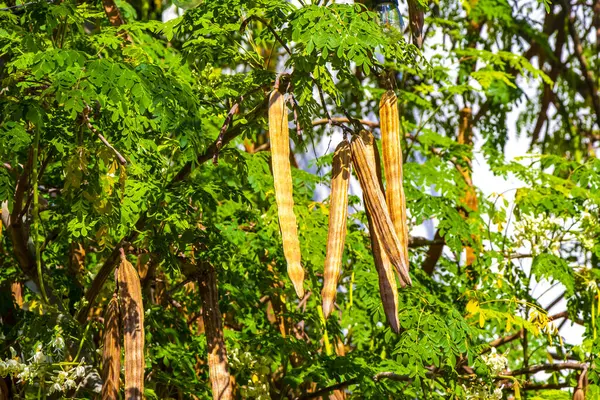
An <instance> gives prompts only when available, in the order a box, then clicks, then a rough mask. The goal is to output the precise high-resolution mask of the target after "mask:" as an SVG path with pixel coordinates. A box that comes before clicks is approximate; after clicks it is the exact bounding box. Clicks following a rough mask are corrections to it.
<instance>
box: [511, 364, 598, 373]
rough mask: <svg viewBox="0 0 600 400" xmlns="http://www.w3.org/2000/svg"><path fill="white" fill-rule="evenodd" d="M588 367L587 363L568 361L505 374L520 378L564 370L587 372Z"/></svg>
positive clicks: (534, 366) (539, 365) (533, 366)
mask: <svg viewBox="0 0 600 400" xmlns="http://www.w3.org/2000/svg"><path fill="white" fill-rule="evenodd" d="M587 368H588V366H587V364H585V363H579V362H572V361H567V362H564V363H556V364H538V365H532V366H530V367H527V368H521V369H516V370H514V371H507V372H505V373H504V375H506V376H518V375H531V374H535V373H537V372H541V371H562V370H564V369H574V370H581V371H583V370H587Z"/></svg>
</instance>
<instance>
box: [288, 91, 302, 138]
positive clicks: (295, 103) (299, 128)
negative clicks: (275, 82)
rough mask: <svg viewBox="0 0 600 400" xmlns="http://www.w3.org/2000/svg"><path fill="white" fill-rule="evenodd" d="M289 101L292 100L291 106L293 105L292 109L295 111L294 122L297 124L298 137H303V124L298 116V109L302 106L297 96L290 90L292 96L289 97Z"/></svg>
mask: <svg viewBox="0 0 600 400" xmlns="http://www.w3.org/2000/svg"><path fill="white" fill-rule="evenodd" d="M288 101H289V102H290V106H291V107H292V111H293V112H294V123H295V124H296V135H298V137H299V138H301V137H302V126H301V125H300V118H298V109H299V108H300V106H299V105H298V102H297V101H296V97H294V93H293V92H290V97H289V99H288Z"/></svg>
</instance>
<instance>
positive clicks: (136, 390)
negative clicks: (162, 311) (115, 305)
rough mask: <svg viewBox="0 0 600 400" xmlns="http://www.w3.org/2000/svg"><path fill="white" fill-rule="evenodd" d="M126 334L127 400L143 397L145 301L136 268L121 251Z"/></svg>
mask: <svg viewBox="0 0 600 400" xmlns="http://www.w3.org/2000/svg"><path fill="white" fill-rule="evenodd" d="M117 276H118V282H119V298H120V300H121V317H122V319H123V334H124V336H125V339H124V342H125V400H141V399H142V397H143V393H144V364H145V362H144V305H143V303H142V288H141V285H140V278H139V276H138V273H137V271H136V270H135V268H134V267H133V265H131V263H130V262H129V261H127V259H126V258H125V255H124V254H121V264H120V265H119V270H118V272H117Z"/></svg>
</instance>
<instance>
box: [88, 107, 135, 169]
mask: <svg viewBox="0 0 600 400" xmlns="http://www.w3.org/2000/svg"><path fill="white" fill-rule="evenodd" d="M91 110H92V109H91V108H90V106H87V105H86V106H85V108H84V109H83V112H82V113H81V116H82V117H83V121H84V122H85V124H86V126H87V127H88V129H89V130H90V131H92V132H93V133H94V134H96V136H98V139H100V141H101V142H102V143H103V144H104V145H105V146H106V147H108V148H109V149H110V150H111V151H112V152H113V154H114V155H115V156H116V157H117V159H118V160H119V164H121V165H127V160H126V159H125V157H123V155H121V153H119V151H118V150H117V149H115V148H114V147H113V145H111V144H110V143H109V142H108V140H106V138H105V137H104V136H102V134H101V133H100V132H98V130H97V129H96V128H94V126H93V125H92V122H91V121H90V117H89V114H90V111H91Z"/></svg>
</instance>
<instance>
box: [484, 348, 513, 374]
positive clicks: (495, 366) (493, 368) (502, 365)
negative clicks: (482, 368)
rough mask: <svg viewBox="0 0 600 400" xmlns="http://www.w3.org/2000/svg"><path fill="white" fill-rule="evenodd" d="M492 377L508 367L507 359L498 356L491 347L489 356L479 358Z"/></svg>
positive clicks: (500, 355)
mask: <svg viewBox="0 0 600 400" xmlns="http://www.w3.org/2000/svg"><path fill="white" fill-rule="evenodd" d="M481 358H482V359H483V362H484V363H485V364H486V365H487V366H488V368H489V369H490V372H491V373H492V374H493V375H500V374H502V372H503V371H504V370H505V369H506V366H507V365H508V359H507V358H506V357H505V356H504V355H503V354H498V353H497V352H496V348H495V347H492V350H491V351H490V354H489V355H484V356H482V357H481Z"/></svg>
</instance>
